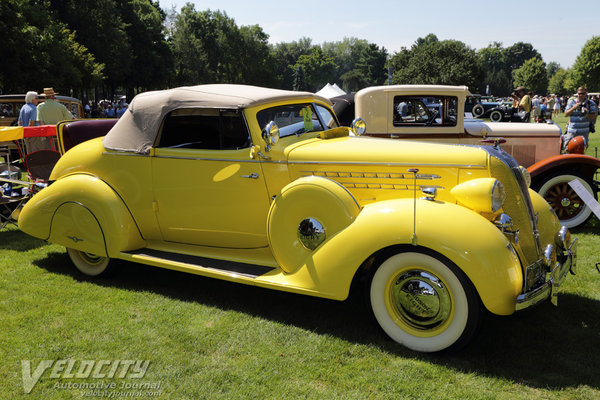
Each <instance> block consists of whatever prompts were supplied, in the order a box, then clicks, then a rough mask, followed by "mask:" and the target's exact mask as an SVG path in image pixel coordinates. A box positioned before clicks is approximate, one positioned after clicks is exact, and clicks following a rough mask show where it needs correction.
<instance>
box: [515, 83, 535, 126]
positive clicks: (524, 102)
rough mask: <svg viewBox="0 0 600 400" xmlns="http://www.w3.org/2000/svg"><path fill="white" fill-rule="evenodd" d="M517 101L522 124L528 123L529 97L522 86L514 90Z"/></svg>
mask: <svg viewBox="0 0 600 400" xmlns="http://www.w3.org/2000/svg"><path fill="white" fill-rule="evenodd" d="M515 93H516V94H517V96H518V98H519V99H520V100H519V115H520V116H521V120H522V121H523V122H529V119H530V116H531V96H529V94H527V92H526V91H525V88H524V87H523V86H519V87H518V88H516V89H515Z"/></svg>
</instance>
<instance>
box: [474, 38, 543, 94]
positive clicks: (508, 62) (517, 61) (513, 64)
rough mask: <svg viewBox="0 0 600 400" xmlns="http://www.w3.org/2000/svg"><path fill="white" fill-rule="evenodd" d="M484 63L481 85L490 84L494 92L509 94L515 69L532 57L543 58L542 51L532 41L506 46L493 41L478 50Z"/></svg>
mask: <svg viewBox="0 0 600 400" xmlns="http://www.w3.org/2000/svg"><path fill="white" fill-rule="evenodd" d="M477 54H478V56H479V58H480V60H481V63H482V65H483V71H484V75H483V79H482V81H481V84H480V87H484V86H485V85H489V86H490V90H491V92H492V93H493V94H495V95H499V96H508V95H509V94H510V92H511V91H512V88H513V87H514V86H513V71H514V70H516V69H518V68H520V67H521V66H522V65H523V63H524V62H525V61H526V60H528V59H531V58H534V57H537V58H539V59H542V56H541V55H540V53H539V52H538V51H537V50H535V49H534V48H533V46H532V45H531V44H530V43H524V42H518V43H515V44H514V45H512V46H510V47H507V48H504V47H502V43H500V42H493V43H491V44H490V45H488V46H487V47H484V48H482V49H480V50H479V51H478V52H477Z"/></svg>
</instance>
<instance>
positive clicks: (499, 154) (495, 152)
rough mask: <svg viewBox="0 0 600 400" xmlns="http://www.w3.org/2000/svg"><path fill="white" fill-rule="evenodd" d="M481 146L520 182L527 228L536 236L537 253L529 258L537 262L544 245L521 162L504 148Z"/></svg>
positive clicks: (519, 186) (535, 249)
mask: <svg viewBox="0 0 600 400" xmlns="http://www.w3.org/2000/svg"><path fill="white" fill-rule="evenodd" d="M481 148H482V149H484V150H485V151H487V152H488V154H489V155H490V156H492V157H494V158H496V159H497V160H499V161H501V162H502V163H503V164H504V165H506V166H507V167H508V168H509V170H510V172H511V174H512V177H514V179H515V180H516V182H517V184H518V188H519V189H520V195H521V196H522V198H523V202H524V206H525V208H526V210H527V216H528V218H527V219H528V225H529V226H528V227H527V228H528V230H530V232H531V234H532V235H533V238H534V243H533V244H534V247H535V248H534V249H532V250H534V251H535V254H533V255H531V254H530V255H529V257H527V258H528V259H529V262H535V261H537V260H538V259H539V258H540V257H541V254H542V250H541V249H542V246H541V243H540V235H539V231H538V226H537V217H536V214H535V210H534V208H533V204H532V203H531V198H530V197H529V187H528V186H527V182H525V178H524V177H523V174H522V173H521V171H520V170H519V164H518V163H517V162H516V161H515V159H514V158H513V157H512V156H511V155H510V154H508V153H506V152H505V151H503V150H502V149H497V148H495V147H493V146H481ZM505 186H509V185H505ZM507 194H508V193H507ZM507 200H509V199H507ZM511 217H513V216H511ZM522 233H525V232H522ZM522 237H523V236H522ZM524 250H525V249H524Z"/></svg>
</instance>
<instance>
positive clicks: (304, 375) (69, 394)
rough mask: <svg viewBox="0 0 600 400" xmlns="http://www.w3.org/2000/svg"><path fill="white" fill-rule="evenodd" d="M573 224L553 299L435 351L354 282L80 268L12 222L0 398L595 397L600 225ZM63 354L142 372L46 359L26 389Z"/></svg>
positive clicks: (0, 288)
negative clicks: (400, 334)
mask: <svg viewBox="0 0 600 400" xmlns="http://www.w3.org/2000/svg"><path fill="white" fill-rule="evenodd" d="M558 122H559V123H560V121H558ZM563 122H564V121H563ZM561 126H562V127H563V128H564V123H561ZM598 137H600V134H598V133H595V134H593V135H592V136H591V137H590V138H591V141H590V142H591V145H590V148H589V149H588V153H590V151H593V148H594V146H598V147H600V140H598ZM590 154H591V155H593V153H590ZM573 233H574V235H575V236H577V237H578V238H579V239H580V245H579V259H578V265H579V268H578V274H577V275H576V276H568V278H567V281H566V283H565V284H564V286H563V287H562V290H563V293H562V294H561V296H560V297H559V306H558V307H554V306H552V305H551V304H549V303H546V304H542V305H540V306H538V307H536V308H535V309H533V310H529V311H526V312H524V313H522V314H517V315H513V316H510V317H496V316H491V315H486V317H485V318H484V321H483V324H482V327H481V329H480V331H479V333H478V335H477V336H476V337H475V339H474V341H473V342H472V343H471V344H470V345H469V346H468V347H467V348H465V349H464V350H463V351H461V352H459V353H457V354H455V355H452V356H432V355H424V354H418V353H414V352H411V351H409V350H406V349H405V348H403V347H402V346H399V345H397V344H395V343H394V342H392V341H391V340H390V339H388V338H387V337H386V336H385V335H384V333H383V332H382V331H380V329H379V328H378V327H377V325H376V323H375V322H374V321H373V320H372V319H371V318H370V316H369V313H368V312H367V310H366V308H365V304H364V303H363V299H362V296H361V294H360V293H358V292H356V293H352V295H351V297H350V298H349V299H348V300H347V301H344V302H335V301H329V300H323V299H318V298H312V297H306V296H300V295H294V294H289V293H282V292H276V291H270V290H267V289H259V288H254V287H250V286H245V285H239V284H234V283H228V282H223V281H218V280H214V279H209V278H204V277H200V276H195V275H188V274H184V273H179V272H175V271H169V270H163V269H158V268H152V267H149V266H144V265H138V264H132V263H122V264H121V265H120V269H119V272H118V273H117V274H116V275H115V276H114V277H112V278H104V279H94V278H88V277H84V276H82V275H81V274H79V273H78V272H77V271H76V270H75V269H74V267H72V266H71V264H70V261H69V260H68V257H67V256H66V253H65V251H64V249H63V248H61V247H60V246H56V245H51V244H48V243H45V242H43V241H41V240H37V239H33V238H31V237H29V236H27V235H25V234H24V233H22V232H20V231H19V230H17V229H16V228H15V227H8V228H6V229H4V230H0V332H1V334H0V382H1V383H0V399H17V398H24V399H70V398H82V397H83V398H86V397H88V398H103V397H108V396H111V393H112V396H117V397H118V396H119V393H121V394H120V396H125V395H127V396H129V397H135V398H144V399H153V398H161V399H248V398H259V399H291V398H305V399H361V400H362V399H394V400H397V399H432V400H433V399H510V400H513V399H528V400H529V399H598V398H600V357H598V351H599V346H600V274H599V273H598V272H597V271H596V270H595V267H594V265H595V263H597V262H600V254H599V253H598V248H600V222H599V221H598V220H596V219H592V220H591V221H590V222H588V223H587V224H586V225H585V226H584V227H583V228H580V229H577V230H574V232H573ZM64 359H68V360H74V361H75V362H76V363H77V364H76V365H80V363H81V361H85V360H93V361H95V362H98V361H100V360H107V361H109V362H112V363H115V362H118V361H117V360H149V362H150V364H149V366H148V369H147V372H146V374H145V376H144V377H143V378H139V379H134V378H131V377H130V376H125V377H124V378H119V377H118V376H117V375H115V376H114V377H113V378H107V377H105V378H92V377H88V378H72V379H69V378H65V377H64V374H62V372H61V371H60V370H57V371H56V373H57V375H58V376H61V377H60V378H54V377H53V375H52V368H51V369H49V370H47V371H45V372H44V373H43V374H42V375H41V378H40V379H39V381H38V383H37V384H36V385H35V386H34V387H33V389H32V391H31V393H30V394H25V393H24V387H23V373H22V361H23V360H29V361H30V363H31V368H32V370H33V369H35V368H36V367H37V366H38V364H39V363H40V362H41V361H42V360H52V361H57V360H64ZM68 384H71V385H73V384H77V385H83V384H105V385H109V384H115V385H116V387H117V388H116V389H100V390H99V391H100V392H101V393H98V392H93V391H90V390H88V389H81V388H73V387H71V388H68V387H67V386H66V385H68ZM121 384H126V385H131V384H145V385H147V387H150V388H149V389H142V390H132V389H127V388H125V389H119V387H120V385H121ZM152 385H154V386H153V387H154V388H152ZM157 385H158V386H159V387H158V388H156V386H157ZM123 393H124V394H123Z"/></svg>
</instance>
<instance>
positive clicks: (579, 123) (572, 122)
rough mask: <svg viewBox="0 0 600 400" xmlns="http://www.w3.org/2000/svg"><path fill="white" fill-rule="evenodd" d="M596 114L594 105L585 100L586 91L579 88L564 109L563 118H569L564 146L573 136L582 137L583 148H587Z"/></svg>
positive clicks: (583, 88) (582, 87)
mask: <svg viewBox="0 0 600 400" xmlns="http://www.w3.org/2000/svg"><path fill="white" fill-rule="evenodd" d="M597 113H598V108H597V107H596V103H594V102H593V101H591V100H589V99H588V98H587V89H586V88H585V87H584V86H580V87H579V88H578V89H577V97H574V98H572V99H570V100H569V102H568V103H567V106H566V107H565V117H569V124H568V126H567V136H566V138H565V139H566V140H565V146H566V145H567V144H568V143H569V140H571V139H573V138H574V137H575V136H583V139H584V141H585V147H586V148H587V147H588V137H589V134H590V128H591V127H593V125H592V124H593V123H594V122H595V121H596V116H597Z"/></svg>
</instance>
